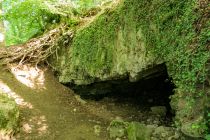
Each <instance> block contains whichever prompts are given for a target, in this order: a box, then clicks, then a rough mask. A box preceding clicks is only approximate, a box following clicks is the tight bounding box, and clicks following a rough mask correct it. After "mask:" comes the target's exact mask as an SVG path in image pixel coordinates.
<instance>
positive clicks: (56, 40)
mask: <svg viewBox="0 0 210 140" xmlns="http://www.w3.org/2000/svg"><path fill="white" fill-rule="evenodd" d="M73 34H74V33H73V30H67V27H66V26H65V25H60V26H59V27H57V28H55V29H53V30H51V31H49V32H48V33H46V34H44V35H43V36H41V37H38V38H34V39H31V40H29V41H28V42H27V43H25V44H22V45H17V46H11V47H9V48H0V62H1V64H9V63H14V62H18V63H19V64H20V65H21V64H23V63H33V64H36V65H37V64H39V63H40V62H43V61H45V60H46V59H47V58H48V57H49V56H50V55H52V54H54V53H55V52H56V51H57V49H58V48H59V47H62V46H65V45H68V43H69V42H70V40H71V39H72V38H73ZM64 36H65V37H64ZM64 39H67V40H64Z"/></svg>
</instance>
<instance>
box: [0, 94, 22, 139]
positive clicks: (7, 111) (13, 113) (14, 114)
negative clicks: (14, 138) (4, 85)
mask: <svg viewBox="0 0 210 140" xmlns="http://www.w3.org/2000/svg"><path fill="white" fill-rule="evenodd" d="M18 120H19V110H18V107H17V105H16V102H15V101H14V100H13V99H11V98H9V97H8V96H7V95H5V94H2V93H0V138H2V137H3V136H5V135H12V134H13V133H14V132H15V131H17V129H18V122H19V121H18Z"/></svg>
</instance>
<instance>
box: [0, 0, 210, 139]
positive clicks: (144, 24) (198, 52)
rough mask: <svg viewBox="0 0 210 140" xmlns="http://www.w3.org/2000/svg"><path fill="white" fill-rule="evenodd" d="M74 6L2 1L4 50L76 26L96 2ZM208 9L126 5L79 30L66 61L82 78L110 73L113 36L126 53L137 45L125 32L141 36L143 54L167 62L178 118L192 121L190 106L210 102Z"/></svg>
mask: <svg viewBox="0 0 210 140" xmlns="http://www.w3.org/2000/svg"><path fill="white" fill-rule="evenodd" d="M70 3H71V2H69V4H70ZM75 3H76V4H78V5H79V6H78V5H77V6H76V8H78V9H76V10H72V8H69V7H68V8H69V9H68V8H67V7H65V6H64V5H62V4H61V3H60V4H59V2H58V1H43V0H38V1H37V0H36V1H35V0H25V1H17V0H16V1H15V0H6V1H4V3H3V8H4V11H5V15H4V20H5V24H6V30H7V32H6V33H7V34H6V37H7V39H6V44H7V45H8V46H9V45H13V44H19V43H23V42H25V41H27V40H28V39H30V38H32V37H36V36H38V35H40V34H42V33H44V31H45V30H46V29H50V28H53V27H54V26H56V24H55V23H60V22H67V23H68V24H72V25H73V26H76V25H77V20H75V19H74V18H73V17H74V16H75V14H81V13H82V12H84V11H86V10H88V9H91V8H92V7H93V5H97V4H100V3H101V0H98V1H93V0H84V1H76V2H75ZM208 6H209V3H208V1H205V0H204V1H200V0H185V1H180V0H141V2H140V1H139V0H132V1H131V0H125V1H124V2H123V3H122V4H121V5H119V6H118V8H116V9H114V8H113V9H105V11H104V13H103V14H101V15H99V16H98V17H97V19H96V20H94V21H93V22H91V24H90V25H87V26H86V28H85V29H84V30H83V29H80V30H78V31H77V33H76V35H75V37H74V39H73V41H72V44H71V47H73V49H72V50H73V51H72V52H71V53H72V56H70V57H71V61H73V62H75V63H76V65H75V67H76V68H75V69H78V72H79V71H81V73H82V72H83V71H84V70H89V71H90V72H92V73H94V74H96V73H97V74H98V75H100V74H101V75H104V74H106V73H111V70H112V68H113V62H114V57H113V53H112V52H113V51H115V46H114V45H116V42H115V40H117V39H119V38H118V35H119V34H118V33H119V32H120V31H122V32H121V34H122V36H123V37H124V38H126V39H127V40H126V41H125V40H122V41H123V43H124V44H123V47H124V48H128V50H131V49H132V48H134V47H135V45H136V44H135V43H136V42H137V41H136V40H135V39H136V38H133V37H132V35H130V31H131V30H132V31H133V32H135V33H137V32H140V31H141V32H142V36H143V37H142V38H141V39H142V42H144V43H145V45H146V48H147V51H148V52H152V53H153V54H155V55H157V56H159V57H161V58H162V59H163V60H164V61H165V62H166V64H167V68H168V72H169V74H170V76H171V77H172V79H173V82H174V84H175V85H176V87H177V94H176V96H177V97H176V98H184V99H185V100H186V101H187V103H186V106H185V107H184V109H183V110H184V111H183V110H182V111H183V113H182V114H184V115H183V116H185V117H188V118H190V117H193V109H194V108H195V107H196V101H195V100H196V99H198V98H206V99H205V101H206V102H207V103H206V104H208V100H209V99H208V96H206V94H207V93H206V89H205V87H206V85H205V81H206V79H207V74H208V73H209V68H208V67H206V65H207V64H208V63H209V60H210V48H209V41H210V40H209V39H210V33H209V26H210V21H209V15H210V14H209V11H208V10H209V8H208ZM14 7H15V8H14ZM135 41H136V42H135ZM69 67H70V66H69ZM98 75H97V76H98ZM88 76H89V75H87V77H86V78H87V79H88V78H90V77H88ZM97 76H96V77H97ZM173 100H175V99H173ZM177 100H178V99H177ZM194 110H195V109H194ZM208 122H209V120H207V123H208ZM198 124H199V123H198ZM192 128H193V129H206V126H204V125H203V124H202V123H201V125H196V126H195V125H192ZM201 133H203V131H202V132H201ZM207 137H209V134H207Z"/></svg>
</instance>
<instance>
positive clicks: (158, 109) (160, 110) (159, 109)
mask: <svg viewBox="0 0 210 140" xmlns="http://www.w3.org/2000/svg"><path fill="white" fill-rule="evenodd" d="M150 109H151V111H152V113H153V114H154V115H160V116H165V115H166V111H167V109H166V107H165V106H154V107H151V108H150Z"/></svg>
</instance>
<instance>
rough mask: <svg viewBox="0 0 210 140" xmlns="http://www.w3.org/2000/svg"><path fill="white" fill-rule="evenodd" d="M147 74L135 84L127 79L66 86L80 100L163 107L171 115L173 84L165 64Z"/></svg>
mask: <svg viewBox="0 0 210 140" xmlns="http://www.w3.org/2000/svg"><path fill="white" fill-rule="evenodd" d="M147 71H150V72H149V73H146V74H145V73H144V75H146V76H144V77H141V78H140V80H138V81H136V82H130V81H129V78H126V79H119V80H110V81H104V82H97V83H93V84H90V85H85V86H76V85H68V86H69V87H70V88H71V89H73V90H74V92H75V93H76V94H79V95H80V97H81V98H82V99H86V100H96V101H100V100H102V99H103V98H108V99H115V101H116V102H117V103H121V104H124V103H128V104H133V105H135V106H144V107H148V108H149V107H152V106H165V107H166V108H167V112H169V114H170V115H172V114H171V108H170V96H171V95H173V89H174V88H175V86H174V84H173V83H172V82H171V79H170V77H169V76H168V73H167V68H166V65H165V64H160V65H158V66H156V67H153V68H152V69H151V70H147Z"/></svg>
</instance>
